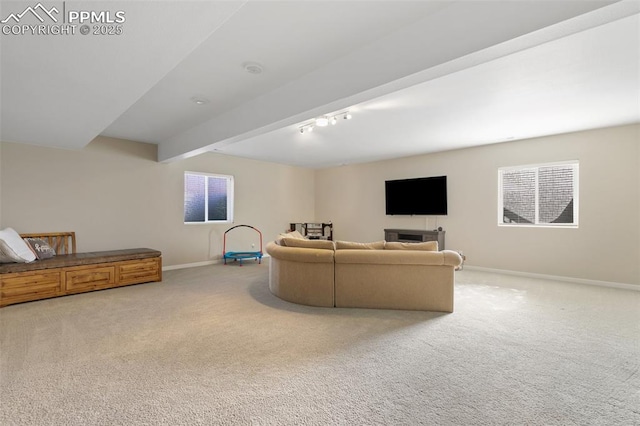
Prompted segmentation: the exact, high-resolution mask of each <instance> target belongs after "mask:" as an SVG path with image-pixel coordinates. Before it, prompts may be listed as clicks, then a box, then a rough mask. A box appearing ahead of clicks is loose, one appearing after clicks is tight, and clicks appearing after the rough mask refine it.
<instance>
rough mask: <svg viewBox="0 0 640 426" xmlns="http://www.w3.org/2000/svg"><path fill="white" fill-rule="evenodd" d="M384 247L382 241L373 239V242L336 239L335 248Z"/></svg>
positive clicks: (376, 248) (374, 248)
mask: <svg viewBox="0 0 640 426" xmlns="http://www.w3.org/2000/svg"><path fill="white" fill-rule="evenodd" d="M383 248H384V240H383V241H375V242H373V243H354V242H351V241H336V250H382V249H383Z"/></svg>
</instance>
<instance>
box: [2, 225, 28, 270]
mask: <svg viewBox="0 0 640 426" xmlns="http://www.w3.org/2000/svg"><path fill="white" fill-rule="evenodd" d="M0 245H1V246H2V247H1V248H0V251H1V252H2V253H4V256H2V257H3V258H6V257H9V258H11V259H12V262H20V263H24V262H33V261H34V260H36V255H35V254H33V252H32V251H31V249H30V248H29V245H28V244H27V243H25V242H24V240H23V239H22V237H20V234H18V233H17V232H16V231H15V230H13V229H12V228H5V229H3V230H2V231H0ZM5 263H6V262H5Z"/></svg>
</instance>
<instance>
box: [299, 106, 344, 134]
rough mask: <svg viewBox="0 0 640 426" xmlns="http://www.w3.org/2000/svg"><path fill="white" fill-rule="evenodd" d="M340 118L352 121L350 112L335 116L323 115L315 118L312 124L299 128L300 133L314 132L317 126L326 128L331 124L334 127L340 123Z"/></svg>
mask: <svg viewBox="0 0 640 426" xmlns="http://www.w3.org/2000/svg"><path fill="white" fill-rule="evenodd" d="M339 118H342V119H343V120H351V113H350V112H349V111H343V112H339V113H337V114H333V115H323V116H321V117H318V118H314V119H313V120H311V121H310V122H308V123H306V124H303V125H302V126H300V127H298V130H299V131H300V133H310V132H313V129H314V128H315V127H316V126H318V127H325V126H328V125H329V124H331V125H332V126H334V125H335V124H336V123H338V119H339Z"/></svg>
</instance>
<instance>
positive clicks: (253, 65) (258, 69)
mask: <svg viewBox="0 0 640 426" xmlns="http://www.w3.org/2000/svg"><path fill="white" fill-rule="evenodd" d="M242 68H244V70H245V71H246V72H248V73H249V74H262V71H264V67H263V66H262V65H260V64H259V63H257V62H245V63H244V64H242Z"/></svg>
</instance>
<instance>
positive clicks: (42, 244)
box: [24, 238, 56, 260]
mask: <svg viewBox="0 0 640 426" xmlns="http://www.w3.org/2000/svg"><path fill="white" fill-rule="evenodd" d="M24 240H25V241H26V243H27V244H29V247H31V250H33V252H34V253H35V255H36V257H37V258H38V259H39V260H42V259H49V258H50V257H53V256H55V255H56V252H55V250H54V249H52V248H51V246H50V245H49V244H47V242H46V241H44V240H42V239H40V238H25V239H24Z"/></svg>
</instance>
